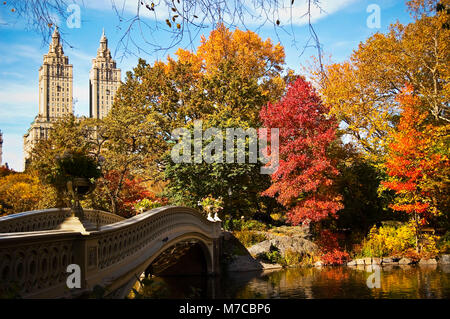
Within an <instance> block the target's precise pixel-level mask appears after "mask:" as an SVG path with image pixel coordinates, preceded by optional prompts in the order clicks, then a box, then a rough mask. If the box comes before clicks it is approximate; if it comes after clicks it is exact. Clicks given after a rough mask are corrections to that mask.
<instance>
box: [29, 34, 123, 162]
mask: <svg viewBox="0 0 450 319" xmlns="http://www.w3.org/2000/svg"><path fill="white" fill-rule="evenodd" d="M120 84H121V73H120V69H118V68H117V67H116V62H115V61H114V60H113V59H112V58H111V52H110V50H109V49H108V40H107V38H106V36H105V33H104V32H103V34H102V37H101V39H100V47H99V49H98V51H97V57H96V58H95V59H93V66H92V70H91V72H90V79H89V96H90V117H94V118H100V119H101V118H103V117H105V116H106V114H107V113H108V111H109V110H110V109H111V107H112V103H113V100H114V95H115V93H116V91H117V89H118V88H119V86H120ZM67 114H73V66H72V65H71V64H69V57H67V56H65V55H64V51H63V47H62V43H61V38H60V34H59V31H58V28H55V30H54V32H53V35H52V42H51V44H50V46H49V51H48V53H47V54H45V55H44V61H43V64H42V66H41V67H40V68H39V113H38V115H37V116H36V117H35V119H34V121H33V122H32V123H31V126H30V128H29V129H28V131H27V133H26V134H25V135H24V137H23V139H24V141H23V143H24V157H25V166H26V165H27V163H28V162H29V159H30V157H31V152H32V150H33V147H34V146H35V145H36V144H37V143H38V142H39V141H40V140H43V139H47V138H48V137H49V134H50V130H51V129H52V127H53V124H54V123H55V122H56V121H57V120H58V119H60V118H62V117H64V116H65V115H67Z"/></svg>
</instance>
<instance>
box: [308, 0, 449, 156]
mask: <svg viewBox="0 0 450 319" xmlns="http://www.w3.org/2000/svg"><path fill="white" fill-rule="evenodd" d="M438 3H440V6H443V7H444V8H445V7H447V8H449V1H447V0H445V1H437V0H433V1H429V0H415V1H409V2H407V6H408V9H409V11H410V13H411V15H412V17H413V19H414V21H413V22H412V23H409V24H407V25H403V24H401V23H395V24H393V25H391V26H390V30H389V32H387V33H386V34H383V33H380V32H377V33H375V34H374V35H373V36H371V37H370V38H369V39H367V40H366V41H364V42H362V43H360V44H359V46H358V48H357V49H356V50H355V51H354V52H353V54H352V55H351V57H350V59H349V60H348V61H345V62H342V63H334V64H329V65H327V66H326V67H325V71H324V73H322V72H321V70H320V68H319V69H318V70H317V72H313V73H315V79H316V81H317V83H318V85H319V87H320V93H321V95H322V97H323V100H324V102H325V103H327V104H328V105H329V106H330V113H331V114H332V115H334V116H335V117H336V118H337V120H338V121H342V123H343V126H344V130H345V133H346V134H347V135H349V136H350V137H351V138H352V140H353V141H354V142H355V143H356V145H358V146H359V148H360V149H361V150H362V151H363V153H364V154H366V155H367V157H368V158H369V159H371V160H373V161H381V160H382V157H383V154H384V152H385V150H386V138H387V136H388V135H389V134H390V133H391V131H392V130H393V129H394V128H395V126H396V124H397V121H398V115H399V111H400V110H399V107H398V103H397V101H396V99H395V97H396V95H397V94H398V93H399V92H400V91H401V89H402V87H403V86H404V85H405V83H406V82H408V83H410V84H411V85H412V86H413V87H414V91H415V92H417V94H418V96H419V97H420V99H421V100H422V103H420V104H419V105H418V106H419V107H421V108H422V109H423V110H424V111H426V112H427V113H428V114H429V116H430V118H432V119H433V121H434V122H435V123H436V124H437V125H442V124H444V123H448V122H449V121H450V118H449V109H448V107H449V106H448V101H449V98H450V90H449V88H450V87H449V79H450V71H449V68H448V65H449V63H450V29H449V28H447V27H445V26H446V23H448V21H449V19H450V15H449V14H448V13H447V12H448V10H436V8H437V7H438V6H437V5H438Z"/></svg>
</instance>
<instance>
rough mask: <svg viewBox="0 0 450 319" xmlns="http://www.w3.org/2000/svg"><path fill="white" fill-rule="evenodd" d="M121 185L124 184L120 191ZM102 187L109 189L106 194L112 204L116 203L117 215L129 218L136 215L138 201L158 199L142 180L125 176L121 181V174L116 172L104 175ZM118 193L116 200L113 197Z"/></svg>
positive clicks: (112, 171)
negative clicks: (135, 206)
mask: <svg viewBox="0 0 450 319" xmlns="http://www.w3.org/2000/svg"><path fill="white" fill-rule="evenodd" d="M119 183H122V185H121V187H120V189H119V187H118V185H119ZM105 186H106V187H105ZM100 187H105V188H106V189H107V192H106V193H107V194H108V197H109V198H110V201H111V202H113V201H115V203H114V205H116V207H115V210H116V213H117V214H118V215H121V216H123V217H127V218H128V217H131V216H134V215H135V214H136V210H135V208H134V205H135V204H136V203H137V202H138V201H140V200H142V199H144V198H147V199H151V200H156V199H157V198H156V197H155V195H154V194H153V193H152V192H150V191H149V190H148V189H147V188H146V187H145V185H144V184H143V182H142V180H141V179H139V178H132V177H131V176H125V178H124V179H123V180H121V179H120V174H119V173H118V172H117V171H114V170H111V171H108V172H107V173H106V174H105V175H104V179H103V181H101V185H100ZM116 192H117V197H116V198H114V197H113V196H114V195H115V193H116Z"/></svg>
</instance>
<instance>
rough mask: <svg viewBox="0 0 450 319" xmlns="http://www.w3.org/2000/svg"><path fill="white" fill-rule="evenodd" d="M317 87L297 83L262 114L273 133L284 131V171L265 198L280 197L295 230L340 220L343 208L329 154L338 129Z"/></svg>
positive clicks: (281, 156)
mask: <svg viewBox="0 0 450 319" xmlns="http://www.w3.org/2000/svg"><path fill="white" fill-rule="evenodd" d="M328 112H329V107H328V106H327V105H326V104H324V103H322V101H321V100H320V98H319V96H318V95H317V93H316V92H315V90H314V89H313V88H312V86H311V84H310V83H308V82H307V81H306V80H304V79H303V78H299V79H297V80H296V81H295V82H294V83H293V84H291V85H290V86H289V88H288V91H287V93H286V95H285V96H284V97H283V98H282V99H281V101H280V102H278V103H276V104H272V103H269V104H268V105H267V106H266V107H264V108H263V109H262V111H261V119H262V121H263V123H264V126H265V127H267V128H279V129H280V132H279V138H280V141H279V145H280V150H279V167H278V170H277V171H276V172H275V173H274V174H272V185H271V186H270V187H269V188H268V189H267V190H266V191H264V193H263V194H264V195H267V196H271V197H276V198H277V200H278V201H279V202H280V203H281V204H283V205H284V206H285V207H286V208H287V209H288V212H287V217H288V219H289V221H291V222H292V223H293V224H294V225H296V224H299V223H300V222H309V221H320V220H322V219H324V218H326V217H328V216H330V215H331V216H335V214H336V212H337V211H338V210H339V209H340V208H342V205H341V204H340V197H339V196H338V195H337V194H336V193H335V191H334V190H333V180H332V179H333V178H334V177H335V176H336V175H337V174H338V171H337V169H336V166H335V163H333V160H332V159H331V158H330V157H329V155H328V153H327V152H328V148H329V146H330V145H331V143H332V142H333V141H334V140H335V138H336V136H335V133H336V128H337V123H336V120H335V119H334V118H333V117H329V116H327V113H328Z"/></svg>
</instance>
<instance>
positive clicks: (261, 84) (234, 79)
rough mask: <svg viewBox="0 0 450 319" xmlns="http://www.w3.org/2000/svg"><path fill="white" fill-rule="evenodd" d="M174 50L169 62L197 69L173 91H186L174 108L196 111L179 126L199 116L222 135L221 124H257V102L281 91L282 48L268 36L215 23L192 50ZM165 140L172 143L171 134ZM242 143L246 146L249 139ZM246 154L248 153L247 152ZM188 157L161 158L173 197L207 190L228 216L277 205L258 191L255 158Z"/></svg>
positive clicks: (192, 202)
mask: <svg viewBox="0 0 450 319" xmlns="http://www.w3.org/2000/svg"><path fill="white" fill-rule="evenodd" d="M250 51H252V54H251V57H250V58H249V52H250ZM177 55H178V60H177V61H175V60H172V59H169V61H168V67H170V68H173V69H175V66H176V65H186V66H187V67H191V68H192V69H193V70H194V71H195V72H197V73H194V76H191V77H190V78H189V81H184V82H183V83H184V86H185V87H186V86H187V87H189V88H190V90H189V91H188V90H185V89H184V87H182V88H181V89H180V90H178V92H182V93H183V92H189V94H186V95H185V96H186V98H183V99H181V101H180V103H178V108H177V110H179V112H183V109H184V108H186V109H188V110H190V111H191V114H195V117H194V116H190V117H189V116H184V117H183V119H184V120H186V119H188V120H189V121H187V122H186V124H184V125H182V126H179V127H185V128H188V129H189V130H190V132H191V133H192V131H193V124H192V123H193V120H196V119H197V120H202V121H203V125H202V126H203V132H204V131H205V130H207V129H208V128H218V129H219V130H221V132H222V136H223V137H225V129H226V128H242V129H244V130H245V129H247V128H250V127H251V128H257V127H259V126H260V124H261V122H260V119H259V112H260V109H261V106H262V105H264V104H266V103H267V102H269V101H275V100H277V99H278V98H279V97H280V96H281V95H282V94H283V91H284V86H285V84H284V83H285V79H284V78H283V77H282V76H281V71H282V70H283V68H282V66H283V64H284V51H283V48H282V47H280V46H279V45H273V44H272V42H271V41H270V40H266V41H262V40H261V38H259V37H258V36H257V35H256V34H254V33H253V32H250V31H247V32H243V31H240V30H235V31H234V32H230V31H229V30H228V29H226V28H225V27H224V26H219V27H218V28H217V29H216V30H214V31H213V32H211V34H210V36H209V38H208V39H206V38H203V40H202V44H201V45H200V46H199V48H198V49H197V51H196V52H189V51H185V50H179V51H178V52H177ZM172 103H173V102H172ZM193 110H195V112H193ZM182 114H189V113H188V112H186V111H184V112H183V113H182ZM173 118H175V117H174V116H173V117H172V119H173ZM170 141H171V142H172V143H173V142H177V141H175V140H174V139H173V138H171V139H170ZM236 143H237V142H236ZM167 145H168V146H172V145H173V144H167ZM245 145H246V149H248V141H246V142H245ZM223 146H224V147H223V151H222V153H221V154H216V155H219V156H222V158H225V149H226V147H225V145H223ZM245 156H246V158H248V152H247V151H246V154H245ZM191 158H192V162H191V163H174V162H173V161H172V160H171V159H170V156H168V155H167V156H166V157H165V160H164V161H163V162H164V163H163V165H162V166H163V167H165V178H166V179H168V181H169V184H168V186H167V187H168V192H169V194H168V195H169V197H171V198H172V200H175V201H176V202H178V203H181V204H184V205H189V206H193V207H196V206H197V202H198V201H200V200H201V199H202V198H204V197H206V196H208V195H212V196H214V197H216V198H217V197H224V199H225V200H224V205H225V209H224V211H225V212H226V213H228V214H230V215H233V216H242V215H246V216H253V215H254V214H256V213H262V214H267V213H268V212H269V211H270V209H272V208H275V207H276V206H277V205H276V203H275V202H274V201H273V200H272V199H269V198H261V196H260V195H259V193H260V192H261V190H263V189H265V188H267V187H268V186H269V183H270V181H269V178H268V176H267V175H262V174H261V173H260V167H261V164H260V163H246V164H242V163H226V162H225V160H224V161H223V163H216V162H214V163H205V162H203V163H194V161H193V155H192V156H191Z"/></svg>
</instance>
